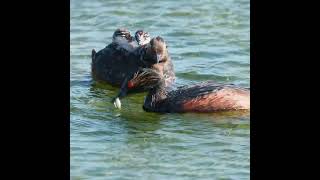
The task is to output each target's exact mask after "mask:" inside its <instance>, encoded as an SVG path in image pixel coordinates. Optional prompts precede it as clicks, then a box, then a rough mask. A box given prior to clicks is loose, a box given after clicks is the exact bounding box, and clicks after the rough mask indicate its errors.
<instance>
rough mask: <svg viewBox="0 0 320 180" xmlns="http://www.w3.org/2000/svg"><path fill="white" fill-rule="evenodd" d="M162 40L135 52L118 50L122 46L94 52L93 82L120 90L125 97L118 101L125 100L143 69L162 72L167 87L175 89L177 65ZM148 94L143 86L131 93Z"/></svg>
mask: <svg viewBox="0 0 320 180" xmlns="http://www.w3.org/2000/svg"><path fill="white" fill-rule="evenodd" d="M118 34H119V33H118ZM120 34H121V33H120ZM124 37H126V36H124ZM159 38H160V37H157V38H153V39H152V40H151V41H150V42H149V43H147V44H145V45H142V46H139V47H137V48H136V49H135V50H134V51H133V52H130V51H126V50H123V49H121V48H118V47H119V44H117V43H115V42H113V43H111V44H109V45H108V46H107V47H105V48H104V49H102V50H100V51H99V52H96V51H95V50H92V64H91V66H92V76H93V78H94V79H96V80H100V81H104V82H107V83H110V84H112V85H115V86H120V87H121V90H120V92H121V93H120V94H119V95H118V96H117V97H123V96H125V95H126V94H127V92H128V87H127V86H126V84H127V81H128V80H129V79H131V78H132V77H133V75H134V73H136V72H139V70H140V69H141V68H157V69H162V70H163V72H164V74H165V75H166V77H167V78H166V83H167V85H168V86H169V85H171V84H172V83H173V82H174V80H175V73H174V69H173V64H172V62H171V59H170V56H169V54H168V51H167V49H166V44H165V42H164V40H163V39H162V38H161V39H162V40H161V41H160V40H159ZM151 42H152V45H151ZM145 90H147V88H145V87H143V86H135V88H132V89H130V92H134V91H145Z"/></svg>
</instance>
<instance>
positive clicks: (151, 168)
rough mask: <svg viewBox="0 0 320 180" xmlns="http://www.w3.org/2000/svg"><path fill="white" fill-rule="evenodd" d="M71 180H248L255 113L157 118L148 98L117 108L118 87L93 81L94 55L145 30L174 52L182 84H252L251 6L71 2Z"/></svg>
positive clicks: (200, 0)
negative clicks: (118, 35) (122, 33)
mask: <svg viewBox="0 0 320 180" xmlns="http://www.w3.org/2000/svg"><path fill="white" fill-rule="evenodd" d="M70 7H71V14H70V16H71V17H70V18H71V22H70V29H71V31H70V56H71V59H70V64H71V69H70V76H71V79H70V94H71V96H70V102H71V107H70V110H71V122H70V123H71V124H70V132H71V134H70V148H71V149H70V153H71V157H70V159H71V162H70V168H71V172H70V173H71V179H74V180H76V179H249V173H250V138H249V136H250V115H249V114H248V113H246V112H227V113H214V114H212V113H211V114H196V113H187V114H163V115H160V114H156V113H147V112H144V111H143V109H142V103H143V99H144V96H145V93H140V94H134V95H130V96H128V97H127V98H125V99H123V100H122V106H123V107H122V109H121V110H116V109H114V107H113V104H112V103H110V102H111V98H112V97H113V96H114V95H116V94H117V88H115V87H112V86H110V85H108V84H103V83H97V82H94V81H93V80H92V78H91V75H90V63H91V57H90V55H91V50H92V49H93V48H95V49H96V50H100V49H102V48H103V47H105V46H106V45H107V44H108V43H110V42H111V37H112V33H113V32H114V30H115V29H116V28H117V27H127V28H128V29H129V30H130V31H131V33H134V32H135V30H137V29H140V28H142V29H145V30H147V31H149V32H150V34H151V36H157V35H160V36H162V37H163V38H164V39H165V40H166V41H167V44H168V46H169V53H170V55H171V57H172V60H173V63H174V66H175V71H176V75H177V84H178V85H186V84H190V83H193V82H199V81H205V80H216V81H218V82H229V83H234V84H237V85H240V86H244V87H249V86H250V81H249V80H250V67H249V66H250V61H249V58H250V56H249V54H250V39H249V32H250V28H249V24H250V21H249V16H250V11H249V9H250V2H249V1H248V0H197V1H192V2H191V1H190V2H188V3H184V1H147V0H121V1H118V0H114V1H111V0H71V6H70Z"/></svg>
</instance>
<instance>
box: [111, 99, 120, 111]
mask: <svg viewBox="0 0 320 180" xmlns="http://www.w3.org/2000/svg"><path fill="white" fill-rule="evenodd" d="M113 104H114V107H115V108H117V109H121V101H120V99H119V98H116V100H115V101H114V102H113Z"/></svg>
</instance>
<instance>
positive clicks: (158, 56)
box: [157, 54, 161, 63]
mask: <svg viewBox="0 0 320 180" xmlns="http://www.w3.org/2000/svg"><path fill="white" fill-rule="evenodd" d="M160 61H161V55H160V54H157V63H159V62H160Z"/></svg>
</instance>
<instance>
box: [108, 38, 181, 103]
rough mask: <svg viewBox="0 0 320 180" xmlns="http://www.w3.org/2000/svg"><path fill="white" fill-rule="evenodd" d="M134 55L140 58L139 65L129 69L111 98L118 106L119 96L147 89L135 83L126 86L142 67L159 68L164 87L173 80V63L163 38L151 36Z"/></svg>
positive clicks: (169, 85)
mask: <svg viewBox="0 0 320 180" xmlns="http://www.w3.org/2000/svg"><path fill="white" fill-rule="evenodd" d="M136 55H137V56H138V57H139V60H140V61H139V63H140V64H139V67H138V68H136V69H135V70H136V71H133V70H134V69H130V70H131V71H130V74H128V75H127V76H126V77H125V79H124V80H123V81H122V85H121V88H120V92H119V94H118V95H117V96H116V97H115V98H114V99H113V102H114V104H115V106H116V107H118V108H119V107H121V104H119V103H120V101H119V98H122V97H124V96H125V95H126V94H127V93H128V92H133V91H135V92H141V91H147V90H149V87H148V86H143V85H141V86H139V85H136V86H134V87H131V88H128V86H127V82H128V80H130V79H132V78H133V76H134V74H137V73H139V72H141V71H140V70H141V69H142V68H151V69H156V70H158V71H160V70H161V72H162V74H163V80H164V85H165V86H166V87H171V85H172V84H173V83H174V81H175V73H174V68H173V64H172V61H171V58H170V56H169V53H168V50H167V45H166V43H165V41H164V40H163V38H161V37H159V36H158V37H156V38H152V39H151V41H150V43H148V44H146V45H143V46H141V47H139V48H138V50H137V51H136ZM116 102H119V103H116Z"/></svg>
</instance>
